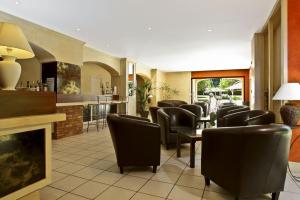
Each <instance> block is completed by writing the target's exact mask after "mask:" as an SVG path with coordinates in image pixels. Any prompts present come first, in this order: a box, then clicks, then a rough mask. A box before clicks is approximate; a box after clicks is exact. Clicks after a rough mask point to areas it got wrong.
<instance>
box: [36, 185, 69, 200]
mask: <svg viewBox="0 0 300 200" xmlns="http://www.w3.org/2000/svg"><path fill="white" fill-rule="evenodd" d="M64 194H66V192H64V191H61V190H58V189H55V188H52V187H49V186H47V187H44V188H43V189H41V190H40V198H41V200H55V199H58V198H59V197H61V196H63V195H64Z"/></svg>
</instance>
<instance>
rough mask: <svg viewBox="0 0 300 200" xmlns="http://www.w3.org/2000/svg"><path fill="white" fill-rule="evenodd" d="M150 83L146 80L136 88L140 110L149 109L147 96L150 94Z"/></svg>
mask: <svg viewBox="0 0 300 200" xmlns="http://www.w3.org/2000/svg"><path fill="white" fill-rule="evenodd" d="M151 90H152V83H151V82H150V81H146V82H145V83H144V84H143V85H141V86H140V87H138V88H137V94H138V96H139V98H140V107H141V111H142V112H145V111H148V110H149V103H148V100H149V97H150V95H151Z"/></svg>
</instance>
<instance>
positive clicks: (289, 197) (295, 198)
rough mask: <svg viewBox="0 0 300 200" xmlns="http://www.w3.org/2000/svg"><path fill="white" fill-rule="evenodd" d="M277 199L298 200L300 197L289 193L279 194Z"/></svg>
mask: <svg viewBox="0 0 300 200" xmlns="http://www.w3.org/2000/svg"><path fill="white" fill-rule="evenodd" d="M279 199H280V200H299V199H300V195H299V194H297V193H291V192H281V193H280V196H279Z"/></svg>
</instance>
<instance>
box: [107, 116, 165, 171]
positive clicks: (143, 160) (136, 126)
mask: <svg viewBox="0 0 300 200" xmlns="http://www.w3.org/2000/svg"><path fill="white" fill-rule="evenodd" d="M107 123H108V127H109V130H110V134H111V138H112V141H113V145H114V149H115V153H116V157H117V164H118V166H119V168H120V173H121V174H122V173H123V167H126V166H153V173H155V172H156V169H157V166H159V165H160V127H159V125H158V124H154V123H150V122H149V120H148V119H146V118H140V117H134V116H129V115H117V114H109V115H108V116H107Z"/></svg>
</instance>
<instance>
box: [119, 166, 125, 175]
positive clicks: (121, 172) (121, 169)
mask: <svg viewBox="0 0 300 200" xmlns="http://www.w3.org/2000/svg"><path fill="white" fill-rule="evenodd" d="M119 168H120V174H123V173H124V171H123V167H121V166H120V167H119Z"/></svg>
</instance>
